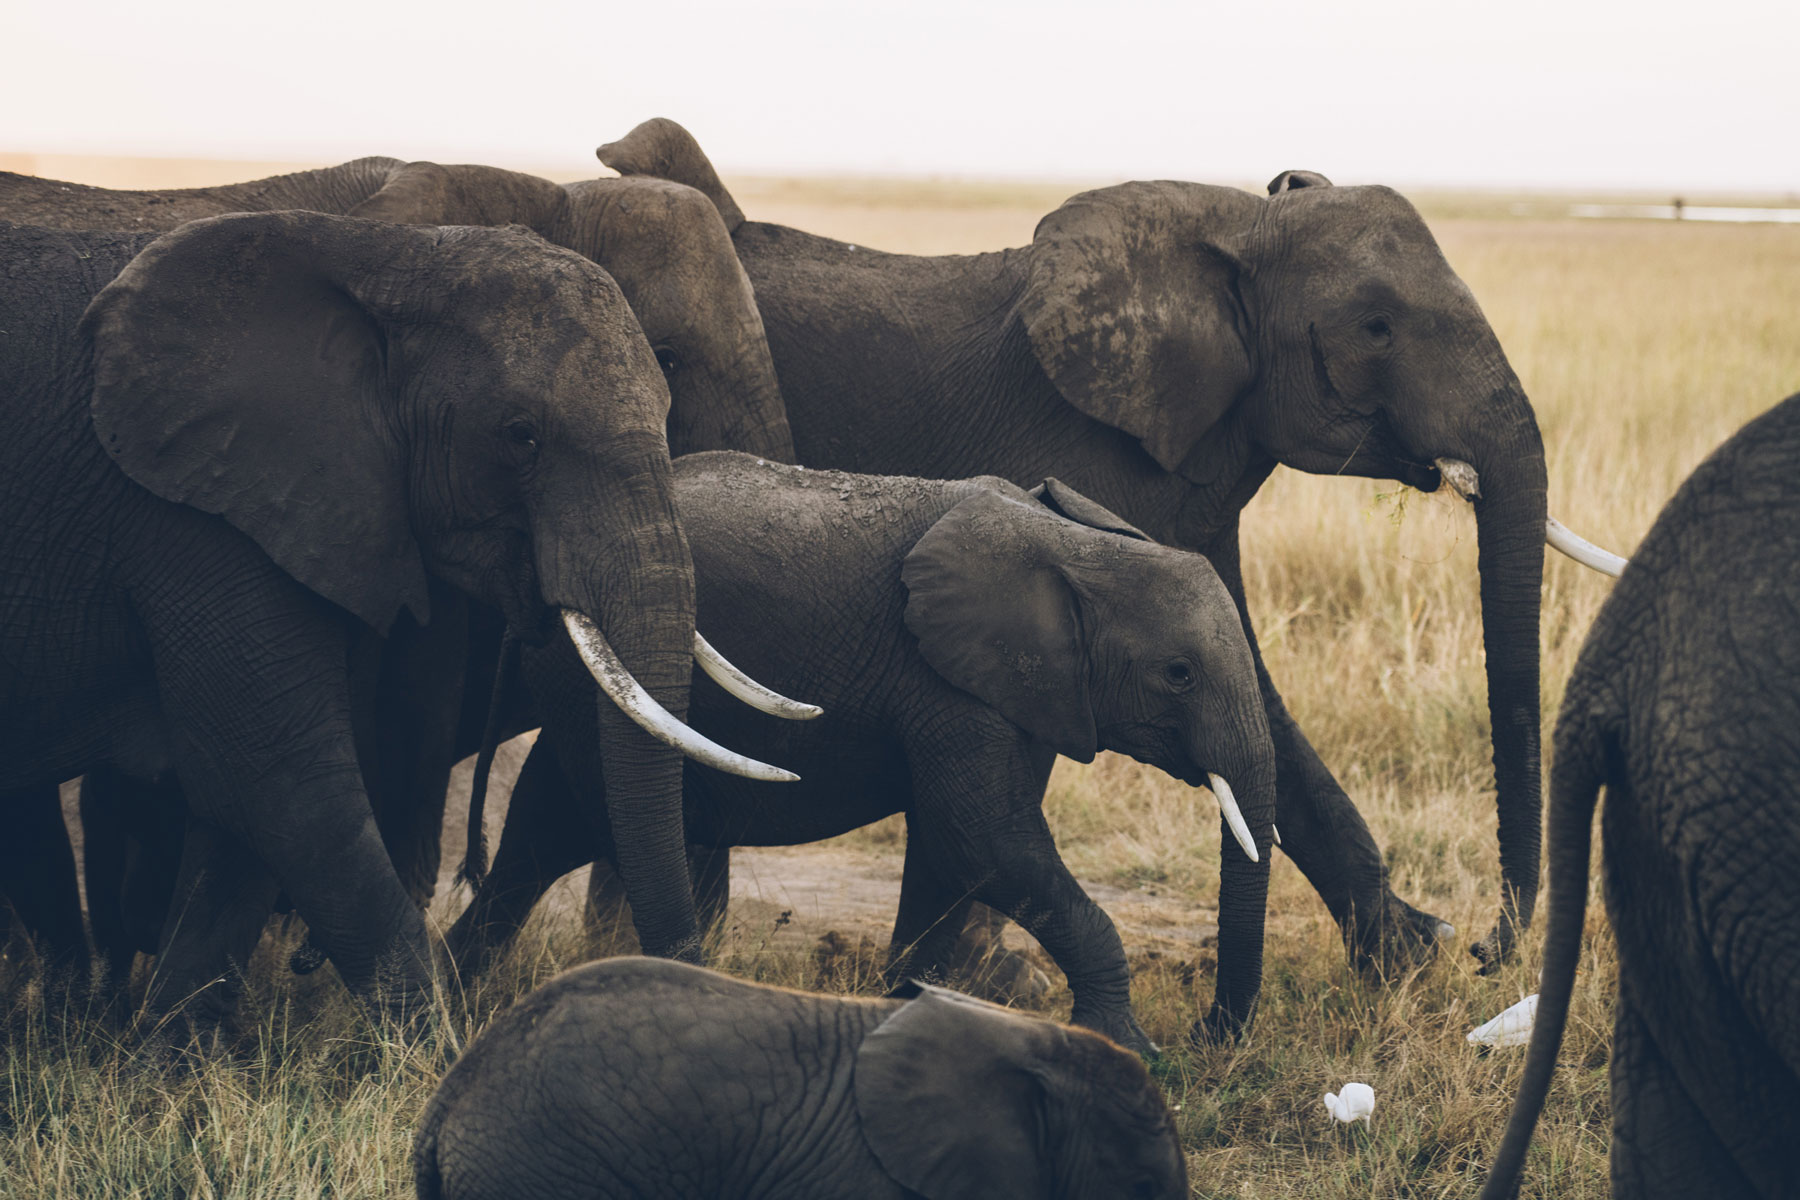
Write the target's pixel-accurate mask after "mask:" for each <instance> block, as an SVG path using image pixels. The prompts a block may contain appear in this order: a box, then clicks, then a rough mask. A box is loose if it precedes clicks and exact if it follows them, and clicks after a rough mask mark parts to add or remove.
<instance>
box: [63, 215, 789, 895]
mask: <svg viewBox="0 0 1800 1200" xmlns="http://www.w3.org/2000/svg"><path fill="white" fill-rule="evenodd" d="M85 322H86V328H87V331H88V334H89V336H90V337H91V340H92V344H93V360H94V361H93V372H94V391H93V398H92V404H91V408H92V416H93V423H94V428H95V431H96V433H97V434H98V435H99V438H100V441H101V444H102V445H103V446H104V447H105V448H106V450H107V451H108V452H109V453H110V454H111V456H112V457H113V459H114V461H115V462H117V463H118V465H119V467H120V468H121V469H122V470H123V471H124V472H125V474H126V475H128V476H130V477H131V478H132V479H133V480H135V481H136V482H137V483H138V484H140V485H142V486H143V487H144V488H146V489H147V490H149V491H151V492H153V493H155V494H156V495H158V496H161V497H162V498H163V499H166V500H170V501H174V502H177V503H180V504H185V505H188V506H191V507H194V508H197V509H200V510H202V511H205V512H209V513H215V514H218V515H219V516H221V517H223V518H224V520H225V521H226V522H228V523H229V524H230V525H232V526H234V527H236V528H237V529H238V530H240V531H241V532H243V533H244V534H247V535H248V536H249V537H250V538H252V539H253V540H254V541H255V542H256V543H257V545H258V546H260V547H261V549H262V550H263V551H264V552H265V553H266V554H267V555H268V556H269V558H270V559H272V560H273V561H274V562H275V563H276V564H277V565H278V566H280V567H282V568H283V569H284V570H285V571H287V572H288V574H290V575H291V576H293V577H294V578H295V579H296V580H298V581H299V582H300V583H302V584H304V585H305V586H306V587H308V588H310V589H311V590H312V591H313V592H315V593H317V594H318V595H320V596H323V597H324V598H325V599H327V600H329V601H331V602H333V603H335V604H337V605H339V606H341V607H342V608H344V609H346V610H348V611H349V612H350V613H351V614H354V616H355V617H357V618H360V619H361V620H362V621H363V622H366V623H367V624H368V625H370V626H373V627H374V628H375V629H377V630H382V631H385V630H386V629H387V628H388V627H389V625H390V624H391V623H392V622H393V620H394V619H395V617H396V616H397V615H398V614H399V613H400V611H401V610H402V609H403V608H404V609H410V610H411V612H412V614H413V615H414V617H415V618H416V619H418V620H419V621H420V622H425V621H428V620H429V619H430V606H429V602H428V599H427V590H426V576H427V575H428V574H429V575H432V576H435V577H437V578H439V579H441V580H443V581H444V582H446V583H448V584H450V585H452V586H454V587H456V588H459V589H461V590H463V591H464V592H466V593H468V594H469V595H472V596H474V597H475V598H477V599H479V600H482V601H485V602H486V603H488V604H491V605H494V606H496V607H498V608H500V609H501V610H502V611H503V612H504V613H505V614H506V617H507V620H508V621H509V623H510V624H512V626H513V627H514V628H516V629H519V630H521V631H526V632H527V633H528V634H531V635H535V636H537V637H539V638H541V637H543V636H545V634H547V633H548V632H549V631H550V629H551V628H552V627H553V625H554V622H555V618H556V616H557V615H559V614H560V616H561V619H562V621H563V622H564V623H565V624H567V625H569V626H570V627H571V629H572V630H573V631H575V632H576V633H577V640H578V642H585V643H586V644H587V655H586V656H587V657H588V659H589V661H590V666H591V669H593V670H594V672H595V675H596V678H597V679H598V680H599V681H600V683H601V686H602V687H603V688H604V689H605V690H606V691H607V693H608V694H609V695H610V696H612V697H613V698H614V699H615V701H616V702H617V706H616V707H615V706H608V705H602V706H601V709H602V712H601V718H600V720H601V726H602V728H601V740H602V741H603V742H604V743H606V744H608V745H609V746H612V747H614V748H616V749H617V751H618V758H617V761H618V765H619V769H620V771H621V774H620V776H619V778H618V779H617V780H616V781H614V780H612V779H611V778H610V776H609V785H612V786H616V787H617V788H618V790H617V791H616V792H613V794H614V795H615V796H617V797H618V798H619V801H620V802H625V803H626V805H627V815H626V817H625V820H624V822H623V823H622V825H621V832H620V842H621V850H622V852H624V853H633V854H637V855H639V856H641V857H642V858H644V859H646V860H650V859H655V860H656V861H657V866H656V868H655V871H652V872H651V873H652V874H655V873H656V871H662V870H666V871H668V872H669V873H670V874H671V877H672V878H674V879H675V880H678V881H679V880H684V879H685V873H684V871H683V870H682V869H681V868H682V865H683V862H684V859H683V850H682V836H681V822H680V803H679V798H680V791H679V777H680V759H679V756H677V755H675V754H673V753H670V752H669V751H668V750H667V749H666V748H665V747H664V746H663V745H659V744H658V741H660V742H663V743H667V744H668V745H673V746H676V747H678V748H679V749H681V750H682V751H684V752H685V753H688V754H691V755H693V756H695V757H698V758H701V759H703V760H705V761H710V762H712V763H714V764H715V765H718V766H721V767H723V768H725V769H728V770H737V771H740V772H742V771H748V772H750V773H754V774H759V775H761V776H763V777H767V774H768V772H770V771H772V770H773V769H772V768H764V767H761V765H760V764H751V763H749V762H748V760H743V759H740V758H738V756H735V755H732V754H731V753H730V752H729V751H725V750H723V749H722V748H720V747H717V746H714V745H713V744H712V743H710V742H708V741H706V739H704V738H701V737H700V736H699V735H698V734H695V733H694V732H693V731H692V730H690V729H688V728H687V726H686V725H685V724H683V723H682V721H681V719H680V718H681V716H682V715H683V714H684V712H685V708H686V703H687V689H688V680H689V676H690V672H691V669H692V657H693V654H694V648H695V644H696V637H695V631H694V574H693V563H692V559H691V558H690V556H689V552H688V546H687V542H686V540H685V539H684V537H683V535H682V532H681V528H680V525H679V523H678V521H677V518H676V511H675V507H674V504H673V500H672V498H671V495H670V475H671V469H670V465H669V457H668V449H667V443H666V441H665V439H664V433H663V425H664V421H665V418H666V415H667V412H668V407H669V393H668V388H667V386H666V385H665V383H664V381H663V377H662V371H661V370H660V369H659V368H658V366H657V364H656V360H655V358H654V356H653V355H652V354H651V351H650V347H649V345H648V343H647V342H646V341H645V339H644V336H643V334H642V332H641V331H640V330H639V329H638V327H637V324H636V322H635V321H634V319H633V317H632V315H631V311H630V309H629V308H628V307H627V306H626V303H625V300H624V297H623V296H622V295H621V294H620V292H619V289H618V287H617V286H616V285H615V284H614V283H613V281H612V280H611V279H610V278H609V277H608V276H607V274H606V272H604V271H602V270H601V269H599V268H598V267H596V266H595V265H594V264H593V263H591V262H589V261H587V260H586V259H584V258H582V257H581V256H579V255H577V254H573V253H571V252H569V251H567V250H563V249H559V248H557V247H554V246H551V245H549V244H547V243H545V242H544V241H542V240H541V239H539V238H538V237H536V236H535V235H533V234H531V233H529V232H526V231H523V230H518V229H474V228H453V229H439V228H435V227H413V226H400V225H389V224H383V223H378V222H373V221H363V220H355V219H349V218H342V217H328V216H321V215H316V214H310V213H303V212H282V213H269V214H242V215H238V216H228V217H217V218H211V219H208V220H202V221H196V222H193V223H192V224H189V225H186V226H183V227H182V228H180V229H178V230H176V231H175V232H173V233H171V234H169V235H167V236H165V237H163V238H159V239H158V240H156V241H155V242H153V243H151V244H150V245H149V246H148V247H147V248H146V249H145V250H144V251H143V252H142V253H141V254H140V255H139V256H138V257H137V258H135V259H134V260H133V261H132V262H131V264H130V265H129V266H128V267H127V268H126V269H125V270H124V271H123V272H122V273H121V274H120V275H119V276H118V278H117V279H116V280H115V281H114V282H113V283H112V284H110V285H109V286H108V287H107V288H105V289H104V290H103V291H102V292H101V293H100V294H99V295H98V296H96V297H95V299H94V301H93V302H92V304H91V305H90V306H89V309H88V312H87V315H86V318H85ZM628 717H629V719H627V718H628ZM634 722H635V724H634ZM640 725H641V726H642V729H641V730H640V729H639V728H638V726H640ZM647 735H648V736H647ZM653 738H654V739H656V740H653ZM613 765H614V760H613V755H612V753H611V752H609V756H608V767H609V772H610V770H611V769H612V767H613ZM775 774H776V775H777V776H781V777H785V773H781V772H776V773H775ZM612 786H609V791H611V790H612ZM626 846H631V847H634V849H633V850H630V851H626V850H625V847H626ZM662 857H666V858H667V859H668V861H667V862H666V863H663V862H661V861H660V859H661V858H662ZM684 900H685V905H686V914H687V915H686V921H687V922H688V923H689V924H690V925H691V922H692V902H691V897H684V896H679V895H674V894H671V895H670V896H667V897H661V896H656V895H647V896H646V901H647V902H648V903H649V904H650V905H651V906H652V907H653V908H655V907H656V906H657V905H658V904H659V903H663V904H665V906H666V907H667V909H668V911H671V912H675V915H674V916H672V917H669V918H668V920H669V921H670V923H671V925H672V926H673V927H676V928H679V927H680V926H681V923H682V918H681V915H680V913H679V912H678V911H676V910H677V909H679V908H680V907H681V906H682V904H683V901H684Z"/></svg>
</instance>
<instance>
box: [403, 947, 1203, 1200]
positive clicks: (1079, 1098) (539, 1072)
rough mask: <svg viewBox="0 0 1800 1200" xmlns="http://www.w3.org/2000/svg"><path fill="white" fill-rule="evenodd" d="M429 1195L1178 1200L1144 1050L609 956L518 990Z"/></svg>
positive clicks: (969, 1013)
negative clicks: (1138, 1053)
mask: <svg viewBox="0 0 1800 1200" xmlns="http://www.w3.org/2000/svg"><path fill="white" fill-rule="evenodd" d="M413 1171H414V1177H415V1186H416V1188H417V1191H418V1196H419V1198H420V1200H501V1198H503V1197H505V1198H509V1200H510V1198H511V1197H516V1196H533V1197H541V1198H542V1200H559V1198H562V1197H567V1198H568V1200H576V1198H577V1197H579V1198H580V1200H595V1198H598V1197H621V1198H622V1197H633V1198H636V1200H659V1198H662V1197H669V1198H674V1197H690V1196H706V1197H716V1198H717V1200H749V1198H751V1197H782V1198H783V1200H828V1198H829V1200H836V1198H838V1197H844V1196H855V1197H858V1198H859V1200H902V1198H905V1197H922V1198H923V1200H977V1198H982V1200H1010V1198H1013V1197H1018V1198H1019V1200H1026V1198H1030V1200H1061V1198H1063V1197H1069V1198H1075V1197H1083V1198H1088V1200H1108V1198H1110V1197H1115V1196H1116V1197H1130V1198H1131V1200H1176V1198H1178V1197H1185V1196H1186V1195H1187V1194H1188V1184H1187V1166H1186V1162H1185V1161H1184V1159H1183V1157H1182V1153H1181V1147H1180V1145H1179V1143H1178V1142H1177V1140H1176V1135H1175V1122H1174V1120H1173V1118H1172V1117H1171V1116H1170V1114H1169V1110H1168V1106H1167V1105H1166V1104H1165V1102H1164V1101H1163V1098H1162V1096H1161V1094H1160V1093H1159V1092H1158V1091H1157V1088H1156V1085H1155V1084H1154V1083H1153V1082H1152V1081H1151V1080H1150V1077H1149V1075H1148V1074H1147V1073H1146V1072H1145V1070H1144V1068H1143V1065H1142V1064H1141V1063H1139V1062H1138V1061H1137V1060H1136V1059H1135V1058H1134V1057H1133V1056H1132V1055H1130V1054H1128V1053H1126V1052H1124V1051H1123V1050H1121V1049H1120V1048H1119V1047H1117V1046H1115V1045H1113V1044H1111V1043H1110V1042H1108V1041H1107V1040H1106V1039H1104V1038H1101V1037H1097V1036H1096V1035H1094V1034H1092V1033H1089V1032H1087V1031H1085V1030H1081V1029H1073V1028H1070V1027H1068V1026H1063V1025H1056V1024H1053V1023H1051V1022H1049V1021H1042V1020H1036V1019H1033V1018H1031V1017H1025V1016H1021V1015H1019V1014H1016V1013H1012V1012H1009V1011H1007V1010H1006V1009H1003V1008H997V1007H995V1006H994V1005H991V1004H985V1003H983V1002H981V1001H979V1000H972V999H970V998H968V997H966V996H959V995H957V994H955V993H954V992H945V991H941V990H939V989H936V988H923V989H918V992H917V995H916V996H915V997H914V998H912V999H906V1000H901V999H886V1000H865V999H856V998H849V997H841V996H821V995H815V994H811V993H807V992H795V991H788V990H786V989H784V988H773V987H765V986H759V985H757V984H752V983H744V982H741V981H739V980H736V979H732V978H730V977H728V976H724V975H718V974H714V973H713V972H711V971H706V970H702V969H700V968H698V967H691V966H687V965H685V964H681V963H672V962H662V961H656V960H651V959H642V958H622V959H610V960H608V961H606V962H600V963H592V964H590V965H588V966H585V967H578V968H576V969H575V970H573V971H569V972H567V973H565V974H563V975H560V976H558V977H557V978H556V979H554V980H552V981H551V982H550V983H548V984H546V985H545V986H544V987H542V988H540V989H538V990H537V991H536V992H533V993H532V994H531V995H529V996H527V997H526V998H525V999H523V1000H521V1001H520V1002H519V1003H518V1004H516V1005H515V1006H514V1007H513V1008H512V1009H511V1010H509V1011H508V1012H507V1013H506V1014H505V1015H504V1016H502V1017H501V1018H500V1019H499V1020H497V1021H495V1022H494V1024H492V1025H491V1026H489V1027H488V1029H487V1030H486V1031H485V1032H484V1033H483V1034H482V1035H481V1036H480V1037H479V1038H478V1039H476V1041H475V1044H474V1045H472V1046H471V1047H470V1048H469V1050H468V1052H467V1053H466V1054H464V1055H463V1056H462V1058H460V1059H458V1060H457V1063H456V1065H455V1066H453V1067H452V1068H451V1069H450V1071H449V1073H448V1074H447V1075H445V1076H444V1081H443V1083H442V1084H440V1085H439V1087H438V1090H437V1093H436V1094H435V1095H433V1096H432V1098H431V1101H430V1102H429V1103H428V1104H427V1105H426V1108H425V1113H424V1116H423V1117H422V1118H421V1119H420V1122H419V1131H418V1133H417V1135H415V1138H414V1141H413Z"/></svg>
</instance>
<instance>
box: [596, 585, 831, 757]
mask: <svg viewBox="0 0 1800 1200" xmlns="http://www.w3.org/2000/svg"><path fill="white" fill-rule="evenodd" d="M562 619H563V627H564V628H566V629H567V630H568V631H569V640H570V641H572V642H574V643H575V649H576V651H577V652H578V653H579V654H580V655H581V661H582V662H583V663H585V664H587V669H588V673H589V674H591V675H593V677H594V682H595V683H597V684H599V685H600V690H601V691H603V692H605V693H606V695H607V697H608V698H609V699H611V700H612V702H613V703H614V704H616V705H618V706H619V709H620V711H621V712H623V713H624V714H625V715H626V716H628V717H630V718H631V719H632V720H633V721H635V722H637V724H638V726H639V727H640V728H641V729H643V730H644V732H645V733H648V734H649V735H650V736H651V737H653V738H655V739H656V740H657V741H659V742H662V743H663V744H665V745H668V746H673V747H674V748H675V749H677V750H679V751H681V752H682V753H683V754H685V755H687V756H688V757H689V758H691V759H693V760H694V761H695V762H698V763H705V764H706V765H707V766H709V767H713V768H716V769H717V770H720V771H726V772H728V773H730V774H732V775H742V776H743V777H744V778H746V779H762V780H767V781H769V782H772V783H793V782H795V781H797V780H798V779H799V778H800V777H799V776H798V775H796V774H794V773H793V772H792V771H784V770H782V769H781V768H780V767H771V766H770V765H769V764H768V763H761V762H757V761H756V760H755V759H754V758H745V757H744V756H743V755H742V754H736V753H733V752H732V751H730V750H727V749H725V747H723V746H721V745H719V744H718V743H717V742H715V741H713V740H712V739H711V738H708V737H706V736H704V735H703V734H701V733H698V732H696V731H695V730H693V729H691V728H689V727H688V726H687V725H685V724H683V723H682V722H681V721H679V720H677V719H676V718H675V714H674V713H671V712H670V711H669V710H668V709H666V708H664V707H663V706H662V705H660V704H658V703H657V702H656V700H655V698H653V697H652V696H651V695H650V693H649V692H646V691H645V690H644V685H643V684H641V683H639V682H638V681H637V680H636V679H634V678H632V675H631V672H630V671H628V670H626V669H625V664H624V663H622V662H620V661H619V656H618V655H617V654H616V653H614V651H613V648H612V646H611V645H609V644H608V643H607V641H606V635H605V634H603V633H601V632H600V627H599V626H598V625H596V624H594V622H593V621H592V620H590V619H589V618H588V617H586V616H584V615H582V614H581V613H578V612H575V611H574V610H572V609H567V608H565V609H563V613H562Z"/></svg>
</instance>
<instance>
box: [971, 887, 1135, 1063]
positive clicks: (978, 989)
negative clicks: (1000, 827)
mask: <svg viewBox="0 0 1800 1200" xmlns="http://www.w3.org/2000/svg"><path fill="white" fill-rule="evenodd" d="M984 911H985V913H986V914H987V915H985V916H971V917H970V919H969V922H968V924H967V925H966V926H965V927H964V928H963V932H962V936H961V937H959V938H958V939H957V942H956V947H955V949H953V950H952V951H951V953H950V958H949V961H948V963H947V964H946V965H947V966H948V967H949V975H950V976H951V978H953V979H954V980H955V981H956V983H957V985H958V986H959V987H960V988H962V989H963V990H965V991H967V992H968V993H969V994H970V995H972V996H977V997H979V998H981V999H983V1000H989V1001H992V1002H993V1003H995V1004H1035V1003H1037V1002H1038V1001H1040V1000H1042V999H1043V998H1044V997H1046V996H1048V995H1049V994H1050V977H1049V976H1048V975H1046V974H1044V973H1043V972H1042V971H1040V970H1039V969H1038V968H1037V967H1036V966H1034V965H1033V964H1032V962H1031V960H1030V959H1028V958H1026V957H1025V956H1024V955H1023V954H1021V953H1019V952H1018V951H1017V950H1012V949H1009V948H1008V947H1007V946H1006V944H1005V943H1004V942H1003V941H1002V940H1001V938H1000V930H1001V929H1002V928H1004V926H1005V924H1006V920H1005V918H1003V917H1001V916H1000V915H999V914H998V913H994V912H993V911H992V910H991V909H987V910H984ZM1103 1032H1104V1031H1103ZM1140 1032H1141V1031H1140ZM1121 1044H1123V1043H1121Z"/></svg>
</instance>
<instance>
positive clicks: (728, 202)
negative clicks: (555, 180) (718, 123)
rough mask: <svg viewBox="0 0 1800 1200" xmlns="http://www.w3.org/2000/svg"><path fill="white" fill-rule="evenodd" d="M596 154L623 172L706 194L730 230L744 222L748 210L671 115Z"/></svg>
mask: <svg viewBox="0 0 1800 1200" xmlns="http://www.w3.org/2000/svg"><path fill="white" fill-rule="evenodd" d="M594 156H595V157H596V158H598V159H599V160H600V161H601V162H603V163H605V164H606V165H607V166H609V167H611V168H612V169H613V170H615V171H617V172H618V173H619V174H621V175H654V176H655V177H656V178H658V179H667V180H670V181H672V182H674V183H685V184H687V185H688V186H689V187H691V188H693V189H694V190H695V191H697V192H701V193H703V194H704V195H705V196H706V198H707V199H708V200H711V201H712V202H713V207H714V208H716V209H718V210H719V216H720V217H721V218H722V219H723V220H724V222H725V230H726V232H728V233H736V232H737V229H738V226H739V225H742V224H743V223H744V210H743V209H741V208H739V207H738V206H737V201H736V200H733V199H732V198H731V193H730V192H728V191H726V190H725V185H724V184H723V183H720V182H719V174H718V172H717V171H714V170H713V165H712V160H711V159H709V158H707V157H706V151H704V150H702V149H701V148H700V143H699V142H696V141H695V140H694V135H693V134H691V133H689V132H688V131H687V130H685V129H683V128H682V127H681V126H680V125H677V124H676V123H675V122H673V121H671V120H669V118H667V117H651V118H650V119H649V120H648V121H645V122H644V123H643V124H641V125H639V126H638V127H637V128H635V129H633V130H632V131H631V132H630V133H628V134H626V135H625V136H624V137H622V138H620V139H619V140H618V141H616V142H608V143H606V145H604V146H602V147H600V148H599V149H598V150H596V151H594Z"/></svg>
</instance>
